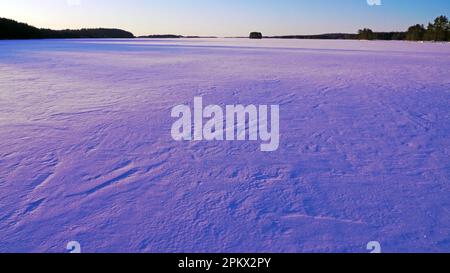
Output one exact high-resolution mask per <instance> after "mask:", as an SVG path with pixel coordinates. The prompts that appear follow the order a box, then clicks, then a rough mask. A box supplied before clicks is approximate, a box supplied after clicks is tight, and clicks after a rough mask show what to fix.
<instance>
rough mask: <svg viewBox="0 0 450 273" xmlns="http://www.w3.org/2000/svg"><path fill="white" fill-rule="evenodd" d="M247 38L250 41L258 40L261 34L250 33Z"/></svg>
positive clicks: (261, 36)
mask: <svg viewBox="0 0 450 273" xmlns="http://www.w3.org/2000/svg"><path fill="white" fill-rule="evenodd" d="M249 38H250V39H259V40H260V39H262V38H263V35H262V33H261V32H252V33H250V36H249Z"/></svg>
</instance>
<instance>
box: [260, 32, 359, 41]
mask: <svg viewBox="0 0 450 273" xmlns="http://www.w3.org/2000/svg"><path fill="white" fill-rule="evenodd" d="M264 38H270V39H323V40H339V39H348V40H351V39H353V40H354V39H357V38H358V35H357V34H349V33H330V34H319V35H284V36H269V37H264Z"/></svg>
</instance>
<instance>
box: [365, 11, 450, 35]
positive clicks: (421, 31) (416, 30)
mask: <svg viewBox="0 0 450 273" xmlns="http://www.w3.org/2000/svg"><path fill="white" fill-rule="evenodd" d="M357 38H358V39H360V40H408V41H450V22H449V20H448V18H447V17H446V16H439V17H437V18H436V19H435V20H434V22H433V23H429V24H428V26H427V27H426V28H425V26H424V25H419V24H417V25H414V26H411V27H409V28H408V30H407V31H406V32H373V31H372V30H371V29H368V28H365V29H360V30H359V31H358V35H357Z"/></svg>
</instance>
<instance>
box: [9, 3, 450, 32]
mask: <svg viewBox="0 0 450 273" xmlns="http://www.w3.org/2000/svg"><path fill="white" fill-rule="evenodd" d="M381 1H382V5H381V6H369V5H368V4H367V1H366V0H0V17H7V18H11V19H15V20H18V21H22V22H27V23H29V24H32V25H35V26H37V27H46V28H54V29H61V28H81V27H117V28H123V29H126V30H129V31H132V32H133V33H134V34H135V35H144V34H156V33H158V34H162V33H174V34H183V35H215V36H241V35H248V33H249V32H250V31H254V30H257V31H262V32H263V33H264V34H265V35H276V34H280V35H281V34H318V33H329V32H349V33H354V32H356V31H357V30H358V29H359V28H362V27H370V28H372V29H374V30H377V31H390V30H404V29H406V28H407V27H408V26H410V25H412V24H415V23H424V24H425V23H427V22H429V21H431V20H433V19H434V18H435V17H437V16H438V15H447V16H449V15H450V0H381ZM77 2H78V3H77Z"/></svg>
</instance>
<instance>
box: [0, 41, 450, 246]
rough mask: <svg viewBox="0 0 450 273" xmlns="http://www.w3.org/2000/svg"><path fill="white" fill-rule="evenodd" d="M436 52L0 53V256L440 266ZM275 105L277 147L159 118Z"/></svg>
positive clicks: (74, 47) (447, 95) (443, 192)
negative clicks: (220, 137) (176, 126)
mask: <svg viewBox="0 0 450 273" xmlns="http://www.w3.org/2000/svg"><path fill="white" fill-rule="evenodd" d="M449 72H450V44H427V43H425V44H419V43H408V42H363V41H315V40H262V41H250V40H244V39H242V40H233V39H211V40H209V39H197V40H184V39H180V40H138V39H136V40H43V41H1V42H0V140H1V141H0V252H65V251H66V245H67V243H68V242H70V241H78V242H79V243H80V244H81V248H82V251H83V252H368V250H366V246H367V243H368V242H370V241H378V242H379V243H380V244H381V247H382V251H383V252H450V160H449V155H450V137H449V136H450V112H449V110H450V73H449ZM195 96H202V97H203V101H204V103H205V104H219V105H228V104H231V105H233V104H244V105H248V104H255V105H259V104H264V105H272V104H278V105H280V133H281V135H280V147H279V149H278V150H277V151H275V152H269V153H267V152H261V151H260V149H259V145H260V143H259V142H249V141H244V142H242V141H241V142H219V141H212V142H176V141H174V140H173V139H172V137H171V135H170V130H171V126H172V124H173V122H174V119H173V118H171V116H170V112H171V109H172V107H174V106H176V105H179V104H189V105H192V103H193V99H194V97H195Z"/></svg>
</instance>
